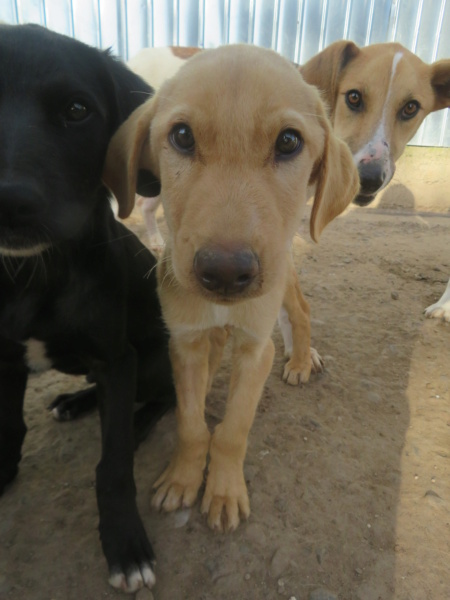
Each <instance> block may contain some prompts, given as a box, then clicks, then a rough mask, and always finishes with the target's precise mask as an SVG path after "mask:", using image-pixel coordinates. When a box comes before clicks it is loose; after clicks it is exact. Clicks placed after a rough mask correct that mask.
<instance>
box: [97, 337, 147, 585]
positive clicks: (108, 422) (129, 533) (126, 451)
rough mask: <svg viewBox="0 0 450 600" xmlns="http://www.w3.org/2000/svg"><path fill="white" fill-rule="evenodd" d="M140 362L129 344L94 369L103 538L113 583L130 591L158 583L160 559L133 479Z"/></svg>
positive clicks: (101, 533)
mask: <svg viewBox="0 0 450 600" xmlns="http://www.w3.org/2000/svg"><path fill="white" fill-rule="evenodd" d="M136 365H137V360H136V353H135V350H134V349H133V348H132V347H131V346H129V347H127V348H125V349H124V351H123V352H122V353H121V354H119V355H117V356H115V357H114V358H111V359H110V360H108V361H107V362H100V361H98V362H97V364H96V367H95V369H94V370H93V375H94V379H95V381H96V383H97V392H98V404H99V410H100V422H101V431H102V457H101V460H100V462H99V464H98V466H97V481H96V491H97V503H98V508H99V515H100V523H99V532H100V539H101V542H102V547H103V552H104V554H105V557H106V560H107V562H108V567H109V574H110V577H109V582H110V584H111V585H112V586H113V587H115V588H118V589H121V590H123V591H126V592H135V591H137V590H138V589H139V588H141V587H142V586H144V585H146V586H148V587H152V586H153V584H154V583H155V575H154V573H153V566H154V561H155V557H154V554H153V550H152V547H151V545H150V543H149V541H148V539H147V535H146V533H145V530H144V526H143V524H142V521H141V519H140V517H139V513H138V510H137V506H136V486H135V483H134V477H133V454H134V444H133V404H134V400H135V397H136V371H137V368H136Z"/></svg>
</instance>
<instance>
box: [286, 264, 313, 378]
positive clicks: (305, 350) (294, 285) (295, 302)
mask: <svg viewBox="0 0 450 600" xmlns="http://www.w3.org/2000/svg"><path fill="white" fill-rule="evenodd" d="M289 263H290V264H289V273H288V278H287V282H286V290H285V293H284V298H283V306H282V308H281V311H280V315H279V317H278V324H279V326H280V329H281V333H282V335H283V340H284V347H285V356H287V357H289V360H288V362H287V363H286V365H285V367H284V373H283V381H285V382H286V383H289V384H290V385H298V384H299V383H306V382H307V381H308V379H309V376H310V374H311V371H313V372H314V373H317V372H319V371H322V369H323V361H322V358H321V357H320V355H319V353H318V352H317V350H315V349H314V348H311V324H310V320H309V304H308V302H307V301H306V300H305V298H304V296H303V294H302V291H301V289H300V284H299V281H298V277H297V273H296V271H295V267H294V265H293V263H292V260H290V261H289Z"/></svg>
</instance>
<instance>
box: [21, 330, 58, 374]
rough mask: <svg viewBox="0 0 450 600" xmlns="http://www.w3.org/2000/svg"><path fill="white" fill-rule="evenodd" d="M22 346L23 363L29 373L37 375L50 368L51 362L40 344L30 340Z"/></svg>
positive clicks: (37, 341) (32, 339)
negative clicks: (23, 352)
mask: <svg viewBox="0 0 450 600" xmlns="http://www.w3.org/2000/svg"><path fill="white" fill-rule="evenodd" d="M24 345H25V362H26V363H27V365H28V367H29V368H30V369H31V371H34V372H37V373H39V372H42V371H48V369H51V368H52V363H51V360H50V359H49V358H48V357H47V354H46V351H45V346H44V344H43V343H42V342H40V341H39V340H35V339H34V338H30V339H29V340H27V341H26V342H25V344H24Z"/></svg>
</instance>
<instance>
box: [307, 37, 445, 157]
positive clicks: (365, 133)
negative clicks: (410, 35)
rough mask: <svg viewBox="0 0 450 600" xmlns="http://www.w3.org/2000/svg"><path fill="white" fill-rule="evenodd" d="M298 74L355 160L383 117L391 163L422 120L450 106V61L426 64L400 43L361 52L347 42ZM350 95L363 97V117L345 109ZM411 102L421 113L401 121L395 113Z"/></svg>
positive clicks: (334, 46)
mask: <svg viewBox="0 0 450 600" xmlns="http://www.w3.org/2000/svg"><path fill="white" fill-rule="evenodd" d="M398 53H401V54H402V59H401V61H400V62H399V64H398V67H397V72H396V75H395V83H394V85H392V88H391V89H390V88H389V84H390V76H391V72H392V63H393V59H394V56H395V55H396V54H398ZM299 70H300V72H301V74H302V75H303V78H304V79H305V81H307V82H308V83H310V84H311V85H315V86H317V87H318V88H319V89H320V90H321V92H322V97H323V98H324V100H325V102H326V104H327V105H328V108H329V115H330V119H331V122H332V124H333V129H334V131H335V133H336V134H337V135H338V136H339V137H340V138H341V139H343V140H345V142H346V143H347V144H348V146H349V147H350V150H351V151H352V153H353V154H354V155H355V154H356V153H357V152H358V151H359V150H360V149H361V148H362V147H364V145H365V144H366V143H367V141H368V140H369V139H370V136H371V134H372V133H373V132H374V131H375V130H376V129H377V127H378V125H379V123H380V120H381V119H382V115H383V113H384V112H385V111H386V127H385V128H386V132H385V137H386V140H387V142H388V144H389V153H390V158H391V161H392V163H395V161H396V160H397V159H398V158H399V157H400V156H401V154H402V153H403V151H404V149H405V146H406V144H407V143H408V142H409V140H410V139H411V138H412V137H413V135H414V134H415V133H416V131H417V129H418V128H419V126H420V125H421V123H422V121H423V120H424V118H425V117H426V116H427V115H428V114H429V113H431V112H433V111H436V110H440V109H442V108H446V107H449V106H450V59H444V60H440V61H437V62H435V63H432V64H427V63H425V62H423V61H422V60H421V59H420V58H419V57H418V56H416V55H415V54H413V53H412V52H410V51H409V50H407V49H406V48H405V47H404V46H402V45H401V44H398V43H382V44H372V45H370V46H366V47H364V48H359V47H358V46H356V45H355V44H354V43H353V42H349V41H338V42H334V43H333V44H330V46H328V47H327V48H325V50H323V51H322V52H320V53H319V54H317V55H316V56H314V57H313V58H311V59H310V60H309V61H308V62H307V63H305V64H304V65H303V66H301V67H299ZM352 89H357V90H360V91H361V92H362V94H363V100H364V104H365V110H364V111H362V112H361V113H355V112H352V111H351V110H349V108H348V106H347V105H346V103H345V92H347V91H349V90H352ZM389 92H390V94H389ZM410 100H417V101H418V102H419V103H420V105H421V110H420V111H419V113H418V114H417V116H416V117H414V118H412V119H411V120H407V121H402V120H400V119H398V118H397V113H398V111H399V110H400V109H401V108H402V107H403V106H404V105H405V104H406V103H407V102H408V101H410Z"/></svg>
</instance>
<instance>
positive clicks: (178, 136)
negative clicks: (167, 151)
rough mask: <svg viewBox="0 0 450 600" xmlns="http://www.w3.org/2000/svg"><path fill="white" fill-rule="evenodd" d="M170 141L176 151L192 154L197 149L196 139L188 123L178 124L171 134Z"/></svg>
mask: <svg viewBox="0 0 450 600" xmlns="http://www.w3.org/2000/svg"><path fill="white" fill-rule="evenodd" d="M169 141H170V143H171V144H172V146H173V147H174V148H175V150H178V151H179V152H184V153H192V152H193V151H194V148H195V139H194V134H193V133H192V129H191V128H190V127H189V125H186V123H177V124H176V125H174V126H173V127H172V129H171V131H170V133H169Z"/></svg>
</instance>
